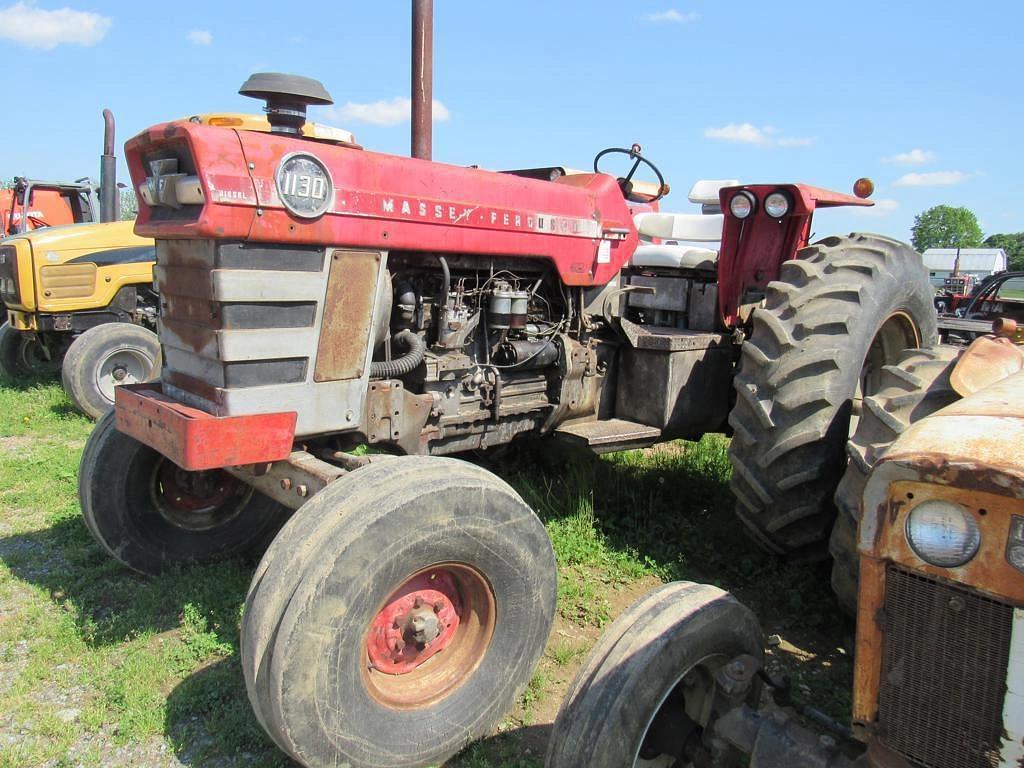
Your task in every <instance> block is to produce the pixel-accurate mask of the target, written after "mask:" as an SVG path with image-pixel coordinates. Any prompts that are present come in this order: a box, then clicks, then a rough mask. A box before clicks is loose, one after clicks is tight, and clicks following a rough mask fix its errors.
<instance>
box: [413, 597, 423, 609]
mask: <svg viewBox="0 0 1024 768" xmlns="http://www.w3.org/2000/svg"><path fill="white" fill-rule="evenodd" d="M412 607H413V608H422V607H423V599H422V598H419V597H417V598H416V601H415V602H414V603H413V604H412Z"/></svg>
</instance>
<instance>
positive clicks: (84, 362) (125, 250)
mask: <svg viewBox="0 0 1024 768" xmlns="http://www.w3.org/2000/svg"><path fill="white" fill-rule="evenodd" d="M103 117H104V140H103V143H104V147H103V148H104V151H103V155H102V157H101V160H100V179H101V183H100V186H99V188H98V189H97V187H96V185H94V184H92V183H91V182H83V183H76V184H73V185H67V184H46V183H43V182H35V181H27V180H21V183H20V184H19V185H18V186H17V187H16V188H15V200H16V201H17V203H18V205H20V206H21V209H22V211H21V214H20V219H19V221H20V226H12V227H11V231H12V232H13V233H14V234H12V235H11V236H10V237H8V238H6V239H4V240H3V241H0V300H2V301H3V303H4V305H5V320H6V322H5V323H4V324H3V325H0V375H4V376H6V377H7V378H12V379H13V378H17V377H19V376H24V375H31V374H40V373H50V372H56V371H57V370H62V378H63V383H64V388H65V390H66V391H67V393H68V396H69V397H70V398H71V400H72V402H73V403H74V404H75V405H76V406H77V407H78V408H79V409H80V410H82V411H83V412H84V413H86V414H87V415H90V416H92V417H93V418H96V417H98V416H99V415H101V414H102V413H104V412H105V411H106V410H109V408H110V407H111V406H112V405H113V388H114V386H115V385H116V384H121V383H124V382H132V381H148V380H150V379H151V378H153V376H155V375H156V373H157V372H158V371H159V367H160V347H159V342H158V341H157V338H156V334H155V333H154V331H155V330H156V312H157V308H158V307H157V299H156V294H155V293H154V291H153V287H152V281H153V274H152V270H153V260H154V249H153V241H152V240H151V239H147V238H142V237H138V236H136V235H135V233H134V231H133V227H134V224H133V222H118V221H117V217H118V215H119V213H120V206H119V203H118V197H119V195H118V190H117V180H116V171H115V168H116V164H115V158H114V118H113V115H112V114H111V113H110V111H109V110H104V111H103ZM44 194H56V195H59V201H60V204H61V205H62V206H63V207H64V209H66V212H68V213H70V220H69V221H67V222H59V223H65V224H67V225H65V226H45V227H43V226H41V225H42V224H44V223H45V224H50V225H53V224H56V223H58V221H57V220H44V219H41V218H38V217H37V218H35V219H33V218H32V217H31V216H27V214H26V208H27V207H31V202H32V201H33V200H37V199H39V197H40V196H41V195H44ZM14 217H15V211H14V210H12V212H11V218H10V219H9V222H10V223H11V224H12V225H13V224H14V221H15V218H14ZM71 222H76V223H74V224H71ZM87 222H92V223H87ZM96 222H98V223H96Z"/></svg>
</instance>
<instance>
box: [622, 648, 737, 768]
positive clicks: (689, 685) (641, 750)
mask: <svg viewBox="0 0 1024 768" xmlns="http://www.w3.org/2000/svg"><path fill="white" fill-rule="evenodd" d="M727 661H728V659H727V657H726V656H724V655H723V654H712V655H710V656H706V657H705V658H703V659H701V660H700V661H698V662H697V663H696V664H694V665H692V666H690V667H689V668H687V669H686V671H685V672H683V674H681V675H679V677H677V678H676V680H675V681H674V682H673V683H672V685H671V686H669V688H668V689H667V690H666V691H665V693H664V695H663V696H662V697H661V700H660V701H659V702H658V705H657V707H655V709H654V711H653V712H652V713H651V716H650V717H649V718H648V719H647V724H646V726H644V732H643V735H642V737H641V738H640V742H639V744H637V748H636V754H635V755H634V756H633V763H632V764H633V768H672V766H675V765H684V763H679V762H678V761H679V760H680V759H681V758H680V757H679V755H672V754H669V753H666V752H662V751H661V750H660V749H659V745H658V740H659V734H658V733H657V732H656V722H655V721H656V720H658V716H659V713H662V710H665V712H664V715H663V716H667V715H670V714H671V722H672V724H673V726H672V727H673V730H677V729H680V728H684V727H688V730H687V731H686V732H685V734H684V735H683V736H682V737H681V738H682V739H683V740H684V742H686V743H688V742H689V741H692V739H693V738H694V737H699V736H700V734H701V732H702V731H703V729H704V728H706V727H707V726H708V724H709V723H710V722H711V719H712V714H713V712H712V705H713V703H714V693H715V685H716V683H715V674H716V673H717V671H718V669H719V668H720V667H721V666H722V665H723V664H725V663H726V662H727ZM670 710H671V713H670ZM674 737H675V738H680V734H679V733H676V734H674ZM684 747H685V743H684ZM685 765H689V763H685Z"/></svg>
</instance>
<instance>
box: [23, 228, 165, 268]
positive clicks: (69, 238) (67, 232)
mask: <svg viewBox="0 0 1024 768" xmlns="http://www.w3.org/2000/svg"><path fill="white" fill-rule="evenodd" d="M16 239H18V240H27V241H28V242H29V244H30V245H31V246H32V250H33V252H34V253H36V254H45V252H46V251H54V252H63V251H67V250H72V249H82V248H88V249H90V250H94V251H98V250H105V249H108V248H125V247H130V246H137V245H152V244H153V240H152V238H148V237H139V236H138V235H136V234H135V222H134V221H112V222H109V223H106V224H68V225H65V226H63V227H46V228H44V229H36V230H33V231H32V232H26V233H24V234H21V235H16V236H14V237H11V238H8V240H9V241H10V240H16ZM61 260H63V259H61Z"/></svg>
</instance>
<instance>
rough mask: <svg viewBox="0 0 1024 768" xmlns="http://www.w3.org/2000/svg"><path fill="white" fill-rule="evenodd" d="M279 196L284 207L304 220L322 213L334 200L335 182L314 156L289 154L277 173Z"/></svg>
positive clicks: (302, 153) (301, 153) (300, 153)
mask: <svg viewBox="0 0 1024 768" xmlns="http://www.w3.org/2000/svg"><path fill="white" fill-rule="evenodd" d="M274 180H275V182H276V185H277V196H278V198H280V200H281V202H282V204H283V205H284V207H285V208H287V209H288V210H289V211H291V212H292V213H293V214H295V215H296V216H300V217H302V218H304V219H315V218H317V217H318V216H322V215H323V214H324V213H325V212H326V211H328V210H329V209H330V207H331V203H333V202H334V184H333V183H332V182H331V175H330V174H329V173H328V172H327V167H326V166H325V165H324V164H323V163H321V162H320V161H319V160H318V159H317V158H315V157H313V155H308V154H306V153H304V152H296V153H293V154H291V155H286V156H285V157H284V159H282V160H281V164H280V165H279V166H277V173H276V174H275V175H274Z"/></svg>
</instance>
